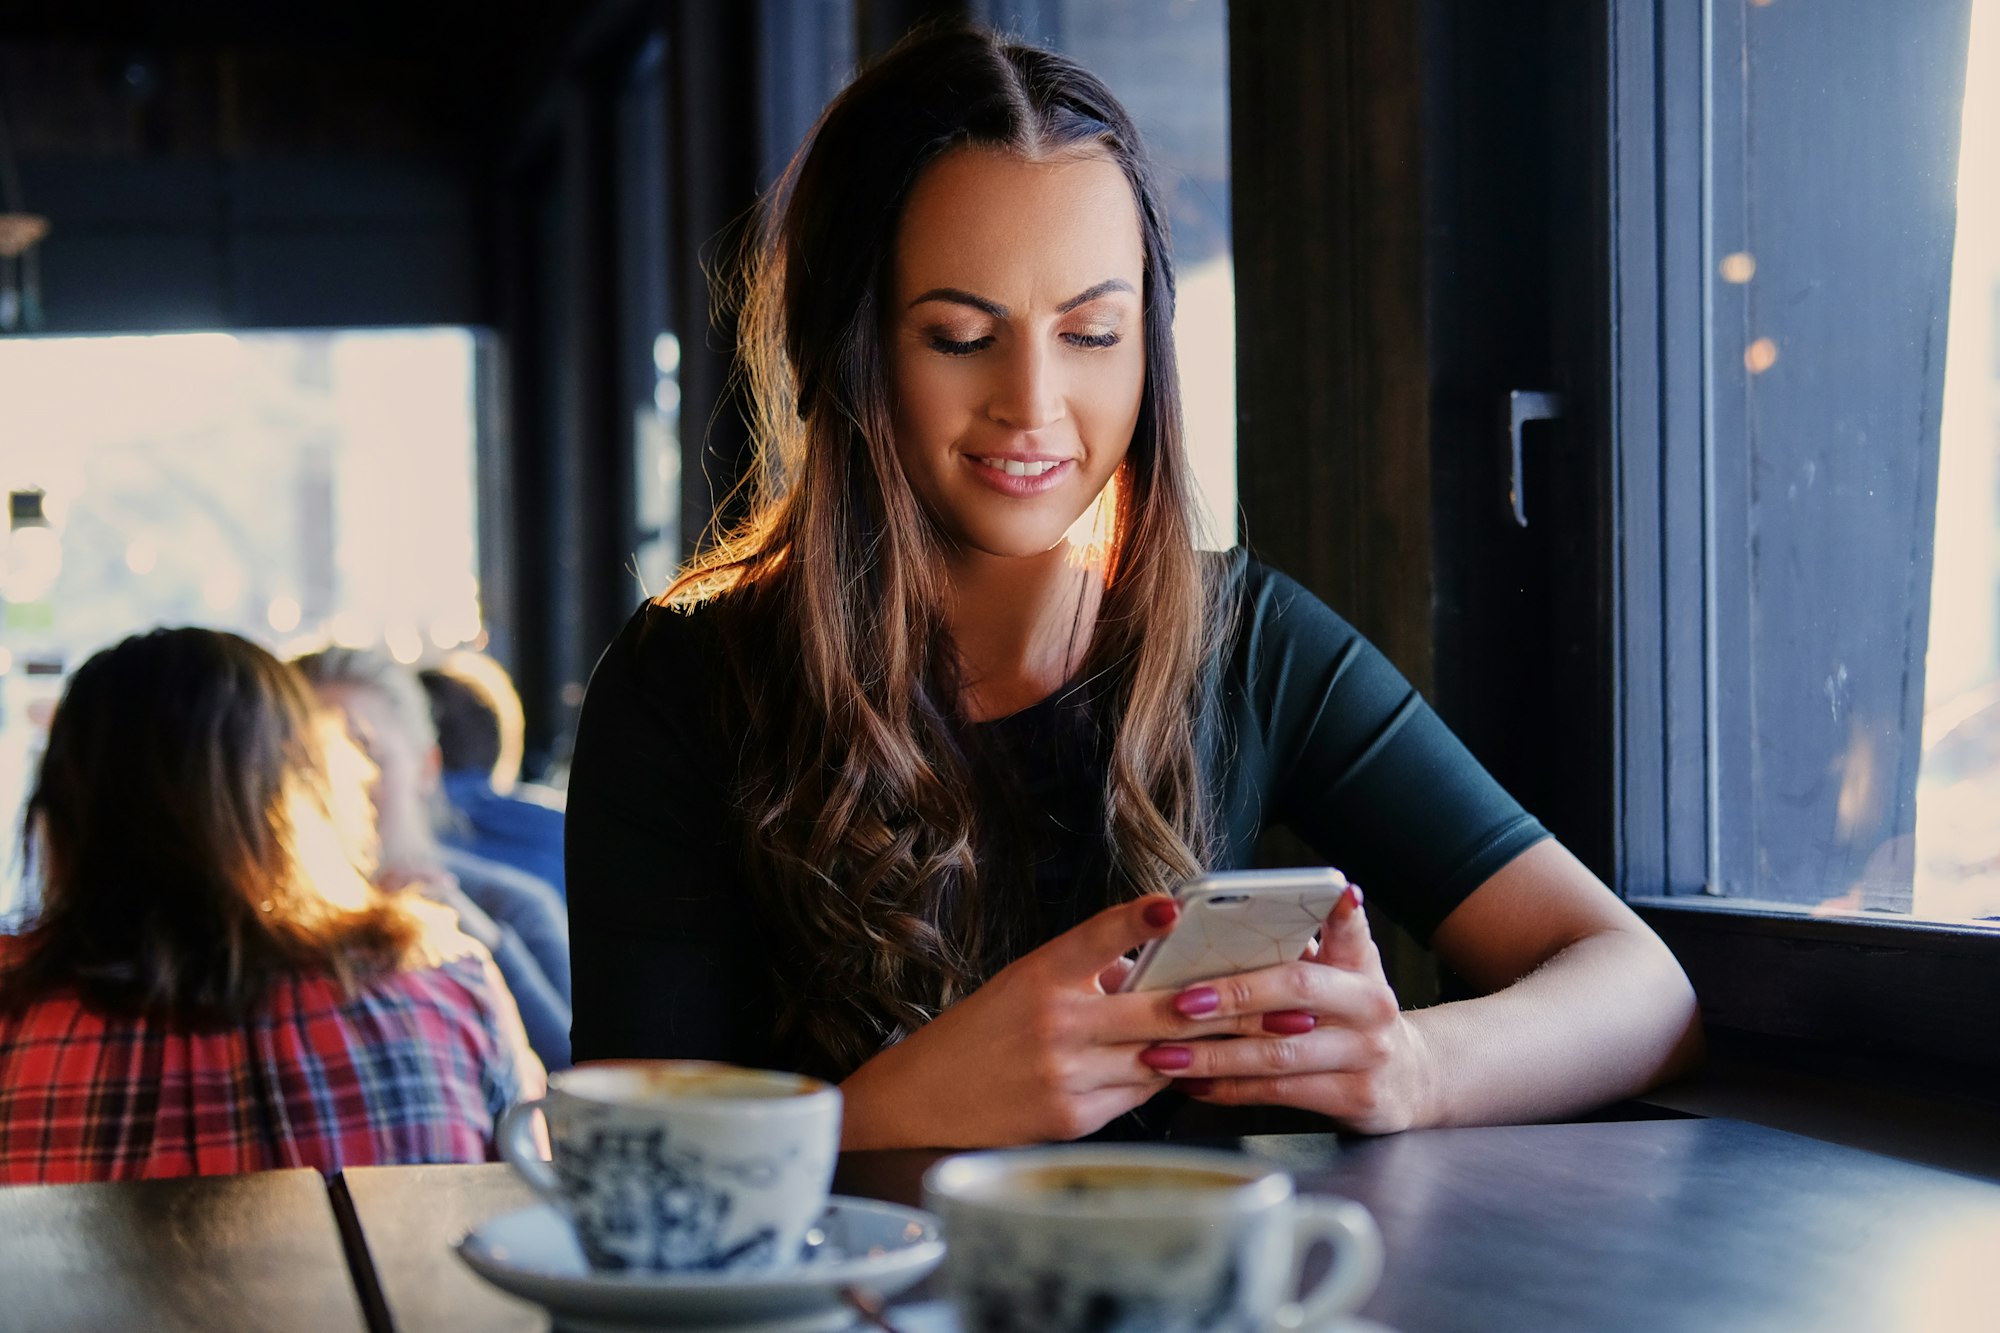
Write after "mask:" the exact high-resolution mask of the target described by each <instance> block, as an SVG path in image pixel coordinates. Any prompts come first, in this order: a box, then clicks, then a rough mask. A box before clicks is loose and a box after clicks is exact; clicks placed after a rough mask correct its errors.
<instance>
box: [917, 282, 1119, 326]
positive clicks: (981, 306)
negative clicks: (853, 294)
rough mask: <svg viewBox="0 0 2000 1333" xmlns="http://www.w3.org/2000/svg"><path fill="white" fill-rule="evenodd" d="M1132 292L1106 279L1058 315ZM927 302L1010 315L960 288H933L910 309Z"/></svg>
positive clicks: (1067, 303) (1066, 304) (1061, 307)
mask: <svg viewBox="0 0 2000 1333" xmlns="http://www.w3.org/2000/svg"><path fill="white" fill-rule="evenodd" d="M1131 290H1132V284H1131V283H1129V282H1127V281H1125V279H1123V278H1106V279H1105V280H1104V281H1103V282H1100V283H1098V284H1097V285H1096V286H1095V287H1086V288H1085V289H1084V290H1082V291H1080V292H1078V293H1077V294H1076V295H1075V296H1072V297H1070V298H1069V300H1067V301H1064V302H1063V303H1062V304H1061V305H1059V306H1057V307H1056V313H1057V314H1059V315H1067V314H1068V313H1069V312H1070V311H1072V310H1074V309H1076V308H1077V307H1078V306H1080V305H1083V304H1084V303H1085V302H1087V301H1095V300H1096V299H1097V298H1098V297H1100V296H1104V295H1107V294H1109V293H1111V292H1130V291H1131ZM926 301H948V302H950V303H951V304H953V305H969V306H971V307H972V308H973V309H974V310H978V311H981V312H983V313H985V314H988V315H991V316H993V318H995V319H1005V318H1007V314H1008V311H1007V307H1006V306H1004V305H1001V304H1000V303H999V302H998V301H989V300H987V299H986V298H985V297H983V296H974V295H973V294H972V293H971V292H968V291H965V290H963V289H962V288H958V287H933V288H931V289H930V290H929V291H927V292H925V293H924V294H923V295H922V296H919V297H917V298H916V299H915V300H914V301H911V302H910V308H911V309H915V308H916V307H917V306H920V305H922V304H923V303H924V302H926Z"/></svg>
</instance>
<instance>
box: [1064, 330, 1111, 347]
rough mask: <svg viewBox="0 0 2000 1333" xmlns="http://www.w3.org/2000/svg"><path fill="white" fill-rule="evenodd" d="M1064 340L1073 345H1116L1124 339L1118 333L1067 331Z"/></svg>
mask: <svg viewBox="0 0 2000 1333" xmlns="http://www.w3.org/2000/svg"><path fill="white" fill-rule="evenodd" d="M1063 341H1064V342H1066V343H1068V344H1069V345H1070V346H1071V347H1116V346H1117V345H1118V344H1119V343H1120V342H1121V341H1122V339H1121V337H1120V335H1118V334H1116V333H1065V334H1064V335H1063Z"/></svg>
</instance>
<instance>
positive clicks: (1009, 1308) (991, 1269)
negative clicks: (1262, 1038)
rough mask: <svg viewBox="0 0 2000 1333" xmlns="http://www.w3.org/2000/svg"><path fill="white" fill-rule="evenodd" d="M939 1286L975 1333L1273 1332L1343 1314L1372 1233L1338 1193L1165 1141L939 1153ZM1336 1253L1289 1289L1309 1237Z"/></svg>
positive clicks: (1377, 1271)
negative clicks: (1299, 1190)
mask: <svg viewBox="0 0 2000 1333" xmlns="http://www.w3.org/2000/svg"><path fill="white" fill-rule="evenodd" d="M924 1200H925V1205H926V1206H927V1207H928V1208H930V1209H931V1210H932V1211H933V1212H936V1213H937V1214H938V1215H939V1217H940V1218H941V1219H942V1221H943V1224H944V1238H945V1243H946V1244H947V1245H948V1246H949V1247H950V1249H949V1250H948V1251H947V1253H946V1255H945V1286H946V1288H947V1290H948V1291H949V1292H950V1295H951V1299H952V1302H953V1304H954V1305H956V1306H957V1308H958V1317H959V1322H960V1324H961V1325H962V1326H963V1327H965V1328H968V1329H979V1330H981V1333H1085V1331H1086V1330H1088V1331H1089V1333H1140V1331H1141V1330H1144V1333H1270V1330H1277V1329H1316V1328H1320V1327H1322V1326H1323V1325H1324V1323H1325V1321H1326V1320H1328V1319H1329V1318H1330V1317H1332V1316H1334V1315H1337V1314H1344V1313H1347V1312H1349V1311H1352V1310H1353V1309H1354V1308H1355V1307H1357V1306H1359V1305H1360V1304H1361V1303H1362V1302H1363V1301H1365V1300H1367V1299H1368V1295H1369V1293H1370V1292H1372V1291H1373V1290H1374V1289H1375V1283H1376V1282H1377V1280H1378V1279H1380V1277H1381V1275H1382V1238H1381V1234H1380V1233H1379V1232H1378V1231H1377V1230H1376V1229H1375V1221H1374V1219H1373V1218H1372V1217H1370V1216H1369V1215H1368V1210H1367V1209H1366V1208H1363V1207H1362V1206H1361V1205H1360V1204H1358V1203H1353V1202H1351V1201H1349V1200H1346V1199H1327V1198H1313V1197H1306V1198H1301V1197H1299V1196H1298V1195H1297V1194H1295V1193H1294V1191H1293V1189H1292V1180H1291V1177H1290V1176H1287V1175H1286V1174H1285V1173H1284V1172H1283V1171H1280V1170H1277V1169H1275V1168H1273V1167H1271V1166H1269V1165H1268V1164H1265V1163H1261V1162H1258V1161H1257V1160H1256V1159H1254V1158H1250V1157H1244V1156H1238V1155H1236V1154H1232V1153H1223V1152H1203V1151H1198V1150H1194V1149H1186V1148H1175V1147H1170V1146H1164V1145H1137V1144H1135V1145H1130V1146H1123V1147H1113V1146H1106V1147H1091V1146H1087V1145H1078V1146H1074V1147H1057V1148H1039V1149H1029V1150H1026V1151H1021V1152H992V1153H974V1154H970V1155H967V1156H961V1157H950V1158H946V1159H945V1160H944V1161H942V1162H939V1163H938V1164H937V1165H936V1166H934V1167H932V1168H931V1170H930V1172H929V1174H928V1175H926V1176H925V1177H924ZM1320 1242H1326V1243H1329V1244H1331V1246H1332V1248H1333V1260H1332V1265H1331V1267H1330V1268H1328V1270H1327V1272H1326V1274H1325V1276H1324V1277H1322V1278H1320V1279H1319V1281H1318V1282H1317V1283H1315V1284H1314V1285H1313V1287H1312V1289H1311V1290H1309V1291H1306V1292H1299V1290H1298V1287H1299V1282H1300V1279H1301V1277H1302V1276H1303V1272H1302V1270H1303V1269H1304V1267H1305V1264H1304V1260H1305V1257H1306V1255H1307V1253H1308V1252H1309V1251H1310V1250H1311V1249H1312V1248H1313V1246H1314V1245H1315V1244H1317V1243H1320Z"/></svg>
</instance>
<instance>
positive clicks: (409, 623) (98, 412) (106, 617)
mask: <svg viewBox="0 0 2000 1333" xmlns="http://www.w3.org/2000/svg"><path fill="white" fill-rule="evenodd" d="M475 351H476V340H475V336H474V335H473V334H471V333H470V332H468V331H466V330H462V329H416V330H343V331H331V332H309V333H258V334H242V335H236V334H227V333H181V334H160V335H154V336H149V337H116V338H34V339H10V340H4V341H0V483H4V486H5V489H6V490H8V491H9V492H10V495H11V506H10V507H11V510H12V512H11V516H10V528H9V531H8V532H7V533H6V541H5V545H4V548H0V559H4V565H5V569H4V574H0V598H4V602H0V612H4V616H5V621H4V636H0V811H4V812H5V813H4V818H5V820H6V823H7V827H8V837H9V839H10V840H11V839H12V837H13V835H14V833H15V832H17V831H18V827H19V826H18V819H17V813H18V811H19V810H20V807H21V802H22V800H23V799H24V796H25V787H26V783H27V780H28V778H29V776H30V774H31V772H32V765H33V763H34V762H35V759H36V757H37V755H38V754H39V750H40V742H41V738H42V735H43V734H44V733H43V729H44V728H45V727H46V725H47V722H48V717H49V713H50V710H51V707H52V705H53V702H54V700H55V698H56V696H57V695H58V694H59V693H60V690H61V686H62V680H63V676H64V674H65V673H66V672H67V671H69V670H71V669H73V668H74V667H75V666H77V665H78V664H80V663H81V662H82V661H83V660H84V659H85V658H86V657H88V656H89V655H90V654H91V653H93V652H95V651H96V650H97V649H99V648H102V647H105V646H106V645H108V644H110V643H113V642H116V641H117V640H118V639H121V638H123V637H124V636H126V635H128V634H132V633H137V632H139V631H142V630H144V629H146V628H149V627H151V626H155V625H180V624H202V625H211V626H214V627H216V628H220V629H227V630H233V631H235V632H236V633H238V634H242V635H244V636H245V637H248V638H251V639H254V640H257V641H259V642H261V643H263V644H264V645H265V646H266V647H269V648H271V649H272V650H274V651H276V652H278V653H279V654H281V655H290V654H292V653H295V652H298V651H303V650H304V649H305V648H307V647H309V646H312V647H316V646H320V645H323V644H325V643H326V642H328V641H334V642H339V643H343V644H348V645H351V646H356V647H365V646H376V645H379V646H382V647H383V648H385V649H386V650H387V651H388V652H390V653H391V654H393V655H394V656H395V657H397V658H398V659H399V660H401V661H404V662H416V661H417V660H418V659H419V658H420V657H422V656H423V655H425V654H426V653H432V652H437V651H441V650H444V649H447V648H453V647H457V646H459V645H461V644H468V643H469V644H472V645H474V646H476V647H484V646H485V642H486V636H485V629H484V626H483V624H482V623H481V605H480V595H479V586H478V582H477V578H476V574H475V570H476V568H477V565H476V562H475V545H474V543H475V538H474V521H473V513H474V508H473V505H474V501H473V496H474V490H473V458H474V434H475V427H474V422H475V419H476V418H475V395H474V383H473V378H474V365H475ZM5 860H6V862H7V863H8V864H9V865H10V866H14V865H15V863H16V858H15V857H14V856H13V855H11V852H10V853H9V854H8V855H6V857H5ZM12 897H13V895H12V893H10V892H9V891H8V890H7V889H6V888H5V887H0V915H5V914H6V913H7V911H8V910H9V909H10V907H12V906H13V903H12V901H11V899H12Z"/></svg>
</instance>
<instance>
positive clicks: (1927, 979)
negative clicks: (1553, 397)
mask: <svg viewBox="0 0 2000 1333" xmlns="http://www.w3.org/2000/svg"><path fill="white" fill-rule="evenodd" d="M1609 9H1610V12H1609V22H1608V25H1607V29H1606V38H1607V46H1606V50H1605V53H1604V54H1605V62H1604V70H1605V76H1606V77H1607V78H1608V80H1609V88H1608V95H1607V97H1606V99H1605V106H1606V110H1607V123H1606V124H1605V126H1604V130H1605V137H1604V141H1603V142H1604V144H1605V151H1606V155H1607V159H1608V163H1609V190H1608V197H1607V199H1606V201H1605V207H1606V214H1605V218H1604V222H1605V224H1606V239H1607V252H1608V254H1607V257H1608V264H1607V268H1608V274H1607V276H1608V278H1609V284H1608V290H1609V293H1610V308H1609V310H1608V312H1607V313H1608V316H1609V328H1608V330H1607V332H1608V341H1609V344H1610V348H1611V357H1610V359H1611V376H1610V383H1609V385H1608V393H1607V396H1606V399H1605V401H1606V404H1607V406H1608V412H1607V417H1608V419H1607V420H1604V421H1602V422H1598V423H1593V424H1594V425H1595V426H1596V427H1597V428H1599V429H1601V430H1602V431H1603V435H1602V438H1606V439H1608V440H1610V441H1611V442H1612V448H1611V450H1610V456H1611V468H1612V481H1613V485H1612V496H1613V498H1612V501H1611V503H1612V507H1613V512H1612V519H1613V530H1614V533H1615V539H1614V542H1613V545H1612V551H1611V555H1610V559H1611V564H1612V568H1611V571H1610V575H1611V586H1612V590H1613V597H1612V608H1611V619H1612V624H1611V627H1610V631H1611V633H1612V635H1613V636H1614V646H1615V650H1616V651H1615V654H1614V657H1615V667H1614V672H1615V679H1614V685H1615V689H1614V698H1615V700H1616V705H1615V709H1616V716H1615V717H1614V718H1613V719H1612V724H1611V735H1610V737H1609V744H1610V745H1611V746H1612V747H1613V751H1614V754H1615V760H1614V765H1615V772H1616V776H1617V815H1616V829H1615V833H1616V838H1615V842H1616V848H1617V851H1616V858H1615V865H1616V879H1615V887H1616V888H1617V889H1618V891H1619V892H1620V894H1621V896H1623V897H1625V898H1626V900H1627V901H1628V902H1629V903H1630V904H1631V905H1632V906H1633V907H1634V908H1635V909H1637V910H1638V911H1639V913H1640V915H1641V916H1642V917H1643V918H1644V919H1645V920H1646V921H1647V922H1648V923H1649V924H1650V925H1652V926H1653V927H1654V929H1656V930H1658V931H1659V932H1660V934H1661V935H1662V937H1663V938H1664V939H1665V940H1666V941H1667V943H1668V944H1669V946H1671V947H1672V948H1673V950H1674V952H1675V954H1676V955H1677V956H1678V957H1679V958H1680V960H1681V962H1682V965H1683V966H1684V967H1685V968H1686V969H1687V971H1688V974H1689V976H1690V978H1691V979H1692V980H1693V982H1694V986H1695V991H1696V993H1697V995H1699V996H1700V997H1701V1002H1702V1009H1703V1014H1704V1017H1705V1019H1706V1021H1707V1023H1708V1025H1709V1027H1710V1028H1711V1030H1712V1031H1713V1032H1719V1033H1727V1034H1739V1033H1740V1034H1749V1035H1752V1036H1755V1037H1758V1038H1775V1039H1779V1040H1781V1041H1783V1042H1785V1043H1787V1044H1792V1045H1794V1046H1795V1049H1796V1050H1797V1051H1798V1052H1799V1053H1800V1054H1801V1055H1802V1056H1803V1057H1804V1058H1807V1059H1808V1060H1810V1059H1812V1057H1813V1052H1815V1051H1817V1052H1820V1053H1822V1054H1823V1055H1824V1057H1825V1058H1826V1059H1827V1060H1828V1061H1829V1062H1830V1061H1832V1060H1834V1059H1836V1058H1838V1057H1839V1056H1840V1055H1848V1054H1851V1053H1853V1052H1855V1051H1866V1052H1870V1053H1872V1054H1873V1055H1875V1056H1879V1057H1882V1058H1884V1059H1886V1060H1888V1061H1891V1062H1897V1061H1910V1060H1918V1061H1926V1062H1932V1061H1945V1062H1951V1063H1953V1064H1955V1065H1957V1066H1960V1067H1966V1068H1969V1069H1971V1070H1972V1071H1974V1072H1973V1073H1972V1074H1971V1075H1970V1078H1971V1079H1973V1080H1974V1081H1978V1082H1980V1083H1981V1084H1982V1090H1983V1091H1984V1092H1986V1093H1989V1094H1990V1093H1991V1091H1992V1087H1991V1084H1990V1082H1986V1081H1985V1080H1986V1078H1987V1077H1988V1076H1989V1075H1990V1071H1991V1070H1992V1068H1993V1067H1995V1066H2000V1038H1996V1036H1995V1034H1994V1033H1993V1031H1992V1025H1991V1019H1990V1016H1991V1015H1992V1014H1993V1013H1995V1012H2000V927H1990V926H1984V925H1980V924H1976V923H1940V922H1931V921H1922V920H1911V919H1908V918H1902V917H1883V918H1880V919H1863V918H1859V917H1827V918H1818V917H1812V916H1809V915H1807V914H1805V913H1804V912H1799V911H1783V910H1773V909H1770V908H1768V907H1764V906H1760V905H1758V904H1755V903H1749V902H1744V901H1742V900H1738V901H1736V902H1733V903H1732V902H1729V901H1727V900H1725V899H1722V898H1721V897H1719V896H1715V895H1714V894H1713V892H1712V889H1711V886H1713V885H1715V884H1716V882H1717V880H1718V875H1717V857H1718V850H1717V846H1716V838H1715V832H1714V821H1713V811H1714V809H1715V801H1716V799H1717V794H1716V792H1715V789H1714V779H1713V776H1712V775H1713V774H1714V772H1715V764H1714V763H1713V762H1712V756H1711V755H1710V754H1709V752H1708V749H1707V747H1708V745H1709V740H1710V737H1711V736H1712V735H1713V734H1714V732H1715V728H1714V726H1713V721H1712V716H1711V711H1710V710H1711V709H1712V708H1713V707H1714V700H1715V697H1716V689H1717V685H1716V677H1715V662H1714V660H1713V659H1714V654H1713V651H1712V645H1713V644H1714V641H1715V623H1714V611H1713V608H1712V606H1711V603H1710V599H1709V596H1708V586H1707V585H1708V581H1709V579H1710V577H1711V574H1710V571H1711V570H1712V569H1713V567H1714V563H1715V552H1714V550H1713V547H1712V543H1713V540H1714V538H1713V532H1712V525H1711V524H1710V523H1709V522H1707V521H1702V522H1699V523H1693V524H1690V523H1687V522H1685V521H1684V519H1685V516H1686V515H1689V514H1695V515H1704V516H1705V515H1706V513H1707V506H1708V505H1709V503H1710V496H1711V488H1712V484H1713V479H1712V477H1711V476H1710V472H1709V457H1710V453H1711V450H1712V448H1713V445H1714V430H1713V425H1714V405H1713V403H1712V402H1711V401H1710V399H1709V395H1708V387H1707V382H1706V377H1705V374H1704V358H1705V357H1706V355H1707V353H1708V348H1707V346H1706V342H1707V334H1706V330H1707V329H1708V328H1709V327H1710V324H1711V315H1712V310H1711V304H1712V284H1711V282H1710V281H1709V277H1708V275H1709V274H1710V273H1711V272H1712V271H1713V265H1712V263H1711V262H1710V261H1711V256H1710V255H1709V253H1708V250H1709V245H1708V242H1707V236H1706V218H1707V213H1708V209H1709V200H1710V180H1709V177H1708V163H1709V161H1710V154H1709V151H1708V150H1709V144H1708V141H1707V135H1708V126H1707V124H1706V116H1707V105H1706V102H1707V88H1708V79H1709V62H1710V58H1711V57H1710V51H1711V49H1712V46H1711V41H1710V37H1711V34H1710V30H1709V26H1708V24H1709V13H1710V8H1709V4H1708V3H1707V0H1704V3H1702V4H1699V5H1695V6H1689V5H1683V4H1676V3H1671V2H1670V0H1611V4H1610V7H1609ZM1694 70H1699V71H1700V77H1699V79H1692V78H1690V77H1689V76H1688V74H1687V73H1686V72H1687V71H1694ZM1676 72H1679V73H1676ZM1690 201H1692V206H1690ZM1691 422H1692V423H1694V426H1693V428H1694V429H1697V430H1698V431H1699V434H1700V438H1701V439H1702V440H1703V448H1702V449H1701V450H1700V451H1699V455H1700V456H1699V457H1686V456H1683V455H1685V454H1688V453H1689V452H1690V451H1685V450H1683V451H1680V452H1679V453H1676V452H1675V451H1672V450H1669V449H1668V448H1667V447H1666V442H1667V441H1668V440H1669V439H1670V438H1674V437H1675V435H1676V434H1679V433H1684V432H1685V431H1687V430H1688V429H1690V424H1689V423H1691ZM1669 519H1673V520H1675V521H1669ZM1693 809H1698V810H1700V811H1701V812H1702V815H1701V817H1700V818H1698V819H1690V818H1688V817H1687V816H1686V812H1687V811H1689V810H1693Z"/></svg>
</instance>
